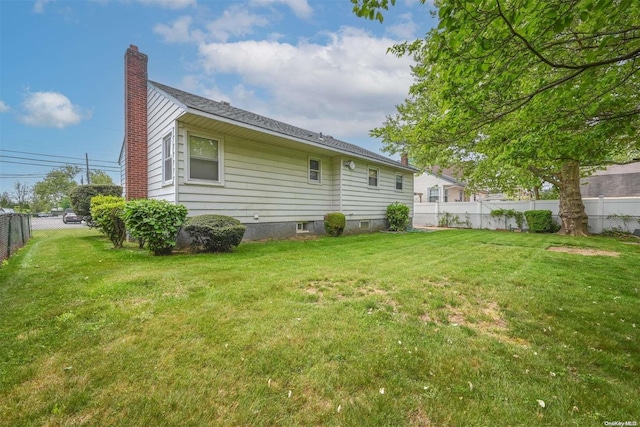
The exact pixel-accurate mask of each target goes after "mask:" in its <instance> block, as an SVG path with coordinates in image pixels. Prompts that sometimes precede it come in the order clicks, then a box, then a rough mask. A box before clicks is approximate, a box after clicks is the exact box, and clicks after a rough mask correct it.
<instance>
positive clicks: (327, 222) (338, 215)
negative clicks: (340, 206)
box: [324, 212, 347, 237]
mask: <svg viewBox="0 0 640 427" xmlns="http://www.w3.org/2000/svg"><path fill="white" fill-rule="evenodd" d="M346 225H347V218H346V217H345V216H344V214H343V213H342V212H330V213H328V214H326V215H325V216H324V231H326V232H327V234H328V235H329V236H333V237H338V236H339V235H341V234H342V232H343V231H344V228H345V227H346Z"/></svg>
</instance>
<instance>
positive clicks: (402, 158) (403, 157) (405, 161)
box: [400, 153, 409, 166]
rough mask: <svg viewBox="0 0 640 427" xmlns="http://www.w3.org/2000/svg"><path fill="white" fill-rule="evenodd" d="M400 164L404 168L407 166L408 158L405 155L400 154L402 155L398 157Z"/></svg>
mask: <svg viewBox="0 0 640 427" xmlns="http://www.w3.org/2000/svg"><path fill="white" fill-rule="evenodd" d="M400 163H402V164H403V165H404V166H409V156H408V155H407V153H402V155H401V156H400Z"/></svg>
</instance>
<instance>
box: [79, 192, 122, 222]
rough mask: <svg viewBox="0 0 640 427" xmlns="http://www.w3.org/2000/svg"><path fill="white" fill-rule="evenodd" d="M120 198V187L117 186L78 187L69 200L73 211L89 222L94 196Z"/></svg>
mask: <svg viewBox="0 0 640 427" xmlns="http://www.w3.org/2000/svg"><path fill="white" fill-rule="evenodd" d="M100 195H102V196H116V197H121V196H122V187H120V186H119V185H79V186H77V187H76V188H74V189H73V190H71V194H70V195H69V198H70V199H71V207H72V208H73V211H74V212H75V213H76V214H77V215H79V216H81V217H84V219H85V220H87V223H90V222H91V199H92V198H93V197H95V196H100Z"/></svg>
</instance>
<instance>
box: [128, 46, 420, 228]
mask: <svg viewBox="0 0 640 427" xmlns="http://www.w3.org/2000/svg"><path fill="white" fill-rule="evenodd" d="M147 60H148V58H147V55H145V54H143V53H140V52H138V48H137V47H135V46H133V45H132V46H130V48H129V49H127V52H126V54H125V139H124V142H123V148H122V151H121V155H120V165H121V168H122V185H123V187H124V191H125V196H126V198H127V199H135V198H152V199H162V200H168V201H170V202H173V203H177V204H183V205H185V206H186V207H187V208H188V209H189V216H195V215H201V214H221V215H228V216H232V217H234V218H237V219H238V220H240V221H241V222H242V223H243V224H245V225H246V226H247V232H246V233H245V238H246V239H247V240H255V239H263V238H278V237H288V236H295V235H296V234H297V233H310V234H321V233H324V224H323V218H324V215H325V214H326V213H328V212H342V213H344V214H345V215H346V217H347V229H346V231H347V232H358V231H369V230H379V229H382V228H385V227H386V219H385V218H386V208H387V206H388V205H389V204H391V203H393V202H396V201H397V202H400V203H404V204H406V205H408V206H409V207H410V209H411V215H413V193H414V189H413V175H414V173H415V172H417V169H415V168H413V167H411V166H409V165H408V163H407V162H404V163H403V162H397V161H395V160H392V159H389V158H387V157H384V156H381V155H379V154H376V153H374V152H371V151H368V150H365V149H363V148H361V147H358V146H356V145H353V144H349V143H346V142H343V141H340V140H337V139H335V138H333V137H331V136H328V135H323V134H322V133H316V132H311V131H307V130H304V129H301V128H298V127H295V126H292V125H288V124H286V123H282V122H279V121H276V120H273V119H269V118H267V117H263V116H260V115H257V114H254V113H251V112H248V111H245V110H241V109H238V108H235V107H233V106H231V105H229V104H228V103H225V102H215V101H212V100H209V99H206V98H202V97H200V96H197V95H193V94H190V93H187V92H184V91H181V90H178V89H175V88H172V87H169V86H166V85H163V84H160V83H156V82H152V81H149V80H148V79H147Z"/></svg>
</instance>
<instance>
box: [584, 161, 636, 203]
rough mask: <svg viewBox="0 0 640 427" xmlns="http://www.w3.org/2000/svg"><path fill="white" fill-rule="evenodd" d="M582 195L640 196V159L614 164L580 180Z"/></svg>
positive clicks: (587, 196)
mask: <svg viewBox="0 0 640 427" xmlns="http://www.w3.org/2000/svg"><path fill="white" fill-rule="evenodd" d="M580 192H581V193H582V197H586V198H589V197H599V196H605V197H640V161H637V162H633V163H628V164H626V165H612V166H609V167H608V168H606V169H605V170H600V171H597V172H595V173H594V174H593V175H592V176H589V177H586V178H582V179H581V180H580Z"/></svg>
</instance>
